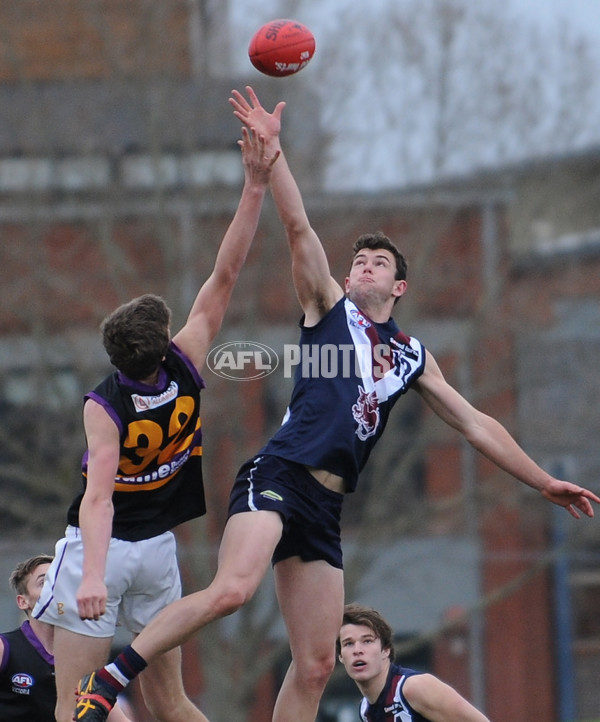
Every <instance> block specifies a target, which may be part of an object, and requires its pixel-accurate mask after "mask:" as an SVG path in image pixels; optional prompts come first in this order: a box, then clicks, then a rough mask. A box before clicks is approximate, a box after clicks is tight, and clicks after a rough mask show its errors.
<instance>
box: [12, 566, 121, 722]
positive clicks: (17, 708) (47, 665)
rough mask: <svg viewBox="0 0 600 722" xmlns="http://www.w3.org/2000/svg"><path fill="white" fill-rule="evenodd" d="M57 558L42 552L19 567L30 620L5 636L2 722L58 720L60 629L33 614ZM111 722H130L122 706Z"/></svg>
mask: <svg viewBox="0 0 600 722" xmlns="http://www.w3.org/2000/svg"><path fill="white" fill-rule="evenodd" d="M52 559H53V557H51V556H49V555H48V554H37V555H36V556H33V557H30V558H29V559H25V561H22V562H20V563H19V564H17V566H16V567H15V569H14V570H13V572H12V573H11V575H10V577H9V583H10V585H11V587H12V588H13V590H14V591H15V592H16V595H17V596H16V603H17V607H18V608H19V609H21V610H22V611H23V612H24V613H25V615H26V617H27V619H26V620H25V621H24V622H23V624H22V625H21V626H20V627H19V628H18V629H14V630H13V631H12V632H4V633H2V634H0V720H7V722H8V721H10V722H32V721H33V720H35V722H54V720H55V717H54V708H55V706H56V684H55V682H54V655H53V654H52V647H53V637H54V629H53V627H51V626H50V625H48V624H44V622H39V621H38V620H37V619H34V618H33V617H32V616H31V611H32V610H33V607H34V606H35V603H36V602H37V600H38V599H39V596H40V592H41V591H42V586H43V584H44V577H45V575H46V572H47V571H48V569H49V567H50V564H51V562H52ZM108 719H109V722H127V717H125V715H124V714H123V712H122V711H121V708H120V706H119V705H116V706H115V707H114V708H113V710H112V712H111V714H110V716H109V718H108Z"/></svg>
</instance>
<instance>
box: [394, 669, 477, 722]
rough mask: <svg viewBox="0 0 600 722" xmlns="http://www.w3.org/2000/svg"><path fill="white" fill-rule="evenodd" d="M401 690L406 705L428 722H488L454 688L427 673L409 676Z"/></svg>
mask: <svg viewBox="0 0 600 722" xmlns="http://www.w3.org/2000/svg"><path fill="white" fill-rule="evenodd" d="M402 691H403V692H404V696H405V697H406V699H407V701H408V703H409V704H410V706H411V707H412V708H413V709H415V710H416V711H417V712H419V714H422V715H423V717H424V718H425V719H428V720H431V722H489V720H488V718H487V717H486V716H485V715H484V714H482V713H481V712H480V711H479V710H478V709H476V708H475V707H473V705H472V704H471V703H470V702H467V700H466V699H465V698H464V697H461V695H460V694H459V693H458V692H457V691H456V690H455V689H453V688H452V687H450V686H449V685H448V684H446V683H445V682H442V681H441V680H440V679H438V678H437V677H434V676H433V675H431V674H415V675H413V676H412V677H409V678H408V679H407V680H406V682H405V683H404V687H403V690H402Z"/></svg>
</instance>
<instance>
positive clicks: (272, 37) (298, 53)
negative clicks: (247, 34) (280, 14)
mask: <svg viewBox="0 0 600 722" xmlns="http://www.w3.org/2000/svg"><path fill="white" fill-rule="evenodd" d="M314 52H315V37H314V35H313V34H312V32H311V31H310V30H309V29H308V28H307V27H306V25H303V24H302V23H299V22H297V21H296V20H271V22H269V23H266V24H265V25H263V26H262V27H261V28H259V29H258V30H257V31H256V32H255V33H254V35H253V36H252V40H251V41H250V46H249V47H248V57H249V58H250V62H251V63H252V65H254V67H255V68H256V69H257V70H260V72H261V73H264V74H265V75H271V76H272V77H275V78H282V77H284V76H286V75H293V74H294V73H297V72H298V71H300V70H302V68H304V67H305V66H306V65H307V64H308V62H309V61H310V59H311V58H312V56H313V55H314Z"/></svg>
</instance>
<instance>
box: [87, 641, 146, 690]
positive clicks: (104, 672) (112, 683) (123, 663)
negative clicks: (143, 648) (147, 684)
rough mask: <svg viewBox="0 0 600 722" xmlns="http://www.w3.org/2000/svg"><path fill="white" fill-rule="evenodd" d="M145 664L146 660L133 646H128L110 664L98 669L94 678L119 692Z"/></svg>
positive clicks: (141, 670) (144, 667)
mask: <svg viewBox="0 0 600 722" xmlns="http://www.w3.org/2000/svg"><path fill="white" fill-rule="evenodd" d="M147 666H148V663H147V662H146V660H145V659H144V658H143V657H140V655H139V654H138V653H137V652H136V651H135V649H133V647H131V646H128V647H125V649H124V650H123V651H122V652H121V654H119V656H118V657H116V658H115V659H114V660H113V661H112V662H111V663H110V664H107V665H106V667H103V668H102V669H101V670H99V671H98V673H97V674H96V678H97V679H100V680H101V681H102V682H103V683H104V684H106V685H107V686H108V687H110V689H111V690H113V691H114V692H115V693H116V694H119V692H122V691H123V690H124V689H125V687H127V685H128V684H129V683H130V682H131V680H132V679H134V677H137V676H138V674H139V673H140V672H143V671H144V669H146V667H147Z"/></svg>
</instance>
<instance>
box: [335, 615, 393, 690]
mask: <svg viewBox="0 0 600 722" xmlns="http://www.w3.org/2000/svg"><path fill="white" fill-rule="evenodd" d="M389 656H390V651H389V649H386V650H384V649H382V648H381V640H380V639H379V637H377V636H376V635H375V633H374V632H373V630H372V629H371V628H370V627H367V626H366V625H364V624H345V625H344V626H343V627H342V628H341V630H340V662H341V663H342V664H343V665H344V668H345V669H346V672H347V673H348V676H349V677H351V678H352V679H353V680H355V681H356V682H367V681H369V680H371V679H373V678H375V677H378V676H382V675H385V674H387V669H388V662H389Z"/></svg>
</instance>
